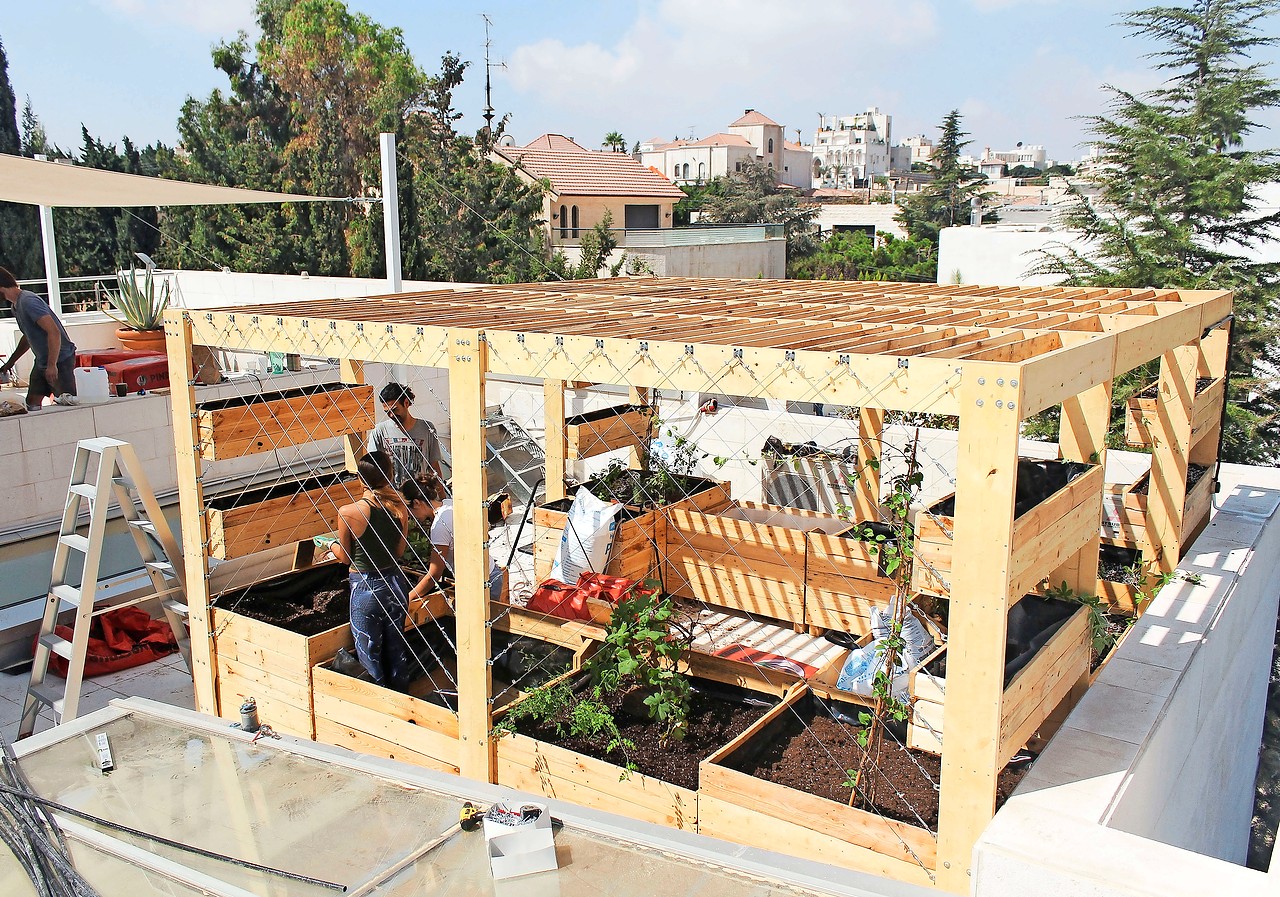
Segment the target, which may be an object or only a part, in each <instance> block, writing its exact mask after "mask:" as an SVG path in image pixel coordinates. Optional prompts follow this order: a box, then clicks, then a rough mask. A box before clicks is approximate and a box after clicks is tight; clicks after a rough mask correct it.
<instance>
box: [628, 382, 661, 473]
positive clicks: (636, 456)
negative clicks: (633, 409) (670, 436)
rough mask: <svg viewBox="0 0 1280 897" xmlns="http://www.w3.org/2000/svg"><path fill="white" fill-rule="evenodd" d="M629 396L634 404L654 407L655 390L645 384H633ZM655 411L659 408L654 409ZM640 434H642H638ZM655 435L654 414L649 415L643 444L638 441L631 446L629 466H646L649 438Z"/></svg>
mask: <svg viewBox="0 0 1280 897" xmlns="http://www.w3.org/2000/svg"><path fill="white" fill-rule="evenodd" d="M627 396H628V398H629V399H630V401H631V404H632V405H645V406H648V407H649V408H653V390H652V389H648V388H646V387H644V386H632V387H631V388H630V389H628V390H627ZM654 410H655V411H656V410H657V409H654ZM636 435H637V436H639V435H640V434H636ZM652 435H653V416H652V415H650V416H649V427H648V430H647V432H645V433H644V442H643V445H642V444H641V443H639V442H637V443H636V444H635V445H633V446H631V452H630V456H629V457H628V459H627V460H628V462H629V466H630V467H631V469H632V470H639V469H640V468H641V467H643V466H644V458H645V453H646V452H648V450H649V438H650V437H651V436H652Z"/></svg>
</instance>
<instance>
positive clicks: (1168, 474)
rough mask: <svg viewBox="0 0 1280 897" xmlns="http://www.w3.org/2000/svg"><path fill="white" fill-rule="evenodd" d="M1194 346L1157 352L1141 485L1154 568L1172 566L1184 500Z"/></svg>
mask: <svg viewBox="0 0 1280 897" xmlns="http://www.w3.org/2000/svg"><path fill="white" fill-rule="evenodd" d="M1199 365H1200V349H1199V347H1198V346H1197V345H1196V343H1189V344H1188V345H1185V346H1178V347H1177V348H1175V349H1170V350H1169V351H1167V352H1165V353H1164V354H1163V355H1161V356H1160V381H1159V384H1158V388H1157V391H1156V418H1155V420H1154V421H1152V423H1151V436H1152V442H1153V443H1154V445H1153V448H1152V449H1151V476H1150V478H1149V480H1148V482H1149V486H1148V488H1147V539H1148V541H1149V544H1150V553H1149V554H1148V556H1147V557H1146V560H1147V561H1154V562H1155V565H1156V566H1157V567H1159V569H1161V570H1163V571H1165V572H1168V571H1171V570H1173V569H1174V568H1175V567H1177V566H1178V559H1179V558H1180V557H1181V552H1182V523H1183V520H1182V518H1183V512H1184V511H1185V509H1186V502H1187V462H1188V461H1189V455H1190V450H1191V444H1190V443H1191V403H1192V400H1193V399H1194V398H1195V393H1196V372H1197V371H1198V370H1199Z"/></svg>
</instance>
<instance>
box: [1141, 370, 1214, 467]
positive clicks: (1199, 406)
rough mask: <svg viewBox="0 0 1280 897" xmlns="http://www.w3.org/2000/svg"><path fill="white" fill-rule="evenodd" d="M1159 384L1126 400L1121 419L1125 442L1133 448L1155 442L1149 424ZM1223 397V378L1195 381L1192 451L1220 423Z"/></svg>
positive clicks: (1149, 446) (1149, 445) (1153, 384)
mask: <svg viewBox="0 0 1280 897" xmlns="http://www.w3.org/2000/svg"><path fill="white" fill-rule="evenodd" d="M1159 389H1160V386H1159V384H1158V383H1152V384H1150V385H1149V386H1147V388H1146V389H1144V390H1142V392H1140V393H1138V394H1137V395H1135V396H1133V397H1132V398H1130V399H1129V402H1128V408H1127V411H1126V413H1125V418H1124V441H1125V442H1126V443H1127V444H1128V445H1130V446H1132V447H1133V448H1151V447H1152V446H1153V445H1155V439H1154V438H1153V437H1152V435H1151V423H1152V422H1153V421H1154V420H1155V419H1156V414H1157V413H1158V412H1157V406H1158V404H1159ZM1225 395H1226V381H1225V380H1224V379H1223V378H1222V377H1201V378H1200V379H1198V380H1196V394H1195V398H1193V399H1192V400H1191V442H1190V444H1189V445H1188V450H1190V449H1192V448H1194V447H1195V444H1196V443H1197V442H1199V441H1200V438H1201V437H1202V436H1204V435H1205V434H1207V433H1209V432H1210V431H1212V430H1213V429H1214V427H1215V426H1216V425H1217V423H1218V422H1219V421H1220V420H1221V419H1222V402H1223V398H1224V396H1225Z"/></svg>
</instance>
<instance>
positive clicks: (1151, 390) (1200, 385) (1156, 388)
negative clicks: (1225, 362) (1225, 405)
mask: <svg viewBox="0 0 1280 897" xmlns="http://www.w3.org/2000/svg"><path fill="white" fill-rule="evenodd" d="M1216 379H1217V378H1216V377H1201V378H1199V379H1198V380H1196V395H1200V393H1202V392H1204V391H1205V390H1206V389H1208V388H1209V384H1211V383H1213V381H1214V380H1216ZM1159 397H1160V384H1159V383H1152V384H1151V385H1150V386H1148V387H1147V388H1146V389H1144V390H1143V391H1142V392H1140V393H1137V394H1135V395H1134V398H1135V399H1156V398H1159Z"/></svg>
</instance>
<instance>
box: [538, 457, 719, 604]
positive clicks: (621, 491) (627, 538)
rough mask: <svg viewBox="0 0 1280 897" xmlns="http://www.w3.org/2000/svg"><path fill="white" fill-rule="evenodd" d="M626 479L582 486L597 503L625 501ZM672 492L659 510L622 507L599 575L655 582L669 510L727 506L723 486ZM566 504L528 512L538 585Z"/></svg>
mask: <svg viewBox="0 0 1280 897" xmlns="http://www.w3.org/2000/svg"><path fill="white" fill-rule="evenodd" d="M627 473H628V478H627V479H626V480H625V481H624V480H622V479H616V480H614V481H613V482H612V483H611V484H608V485H609V486H611V487H612V488H606V484H602V483H600V482H599V481H598V480H591V481H588V482H587V483H585V484H584V486H585V487H586V488H587V489H590V490H591V492H592V494H593V495H595V496H596V497H597V498H599V499H601V500H603V501H608V500H609V499H611V498H612V499H615V500H617V499H618V496H619V495H621V496H622V497H623V498H629V497H630V494H631V489H630V487H629V484H630V483H633V482H634V480H632V479H631V478H630V477H629V474H631V473H635V472H634V471H630V472H627ZM674 480H675V483H676V488H673V489H672V491H671V495H669V496H665V498H666V499H667V500H668V502H669V503H668V504H665V505H661V506H659V507H641V506H639V505H632V504H628V503H627V502H626V501H623V502H622V503H623V504H624V506H625V507H624V509H623V511H622V513H621V514H620V515H619V516H618V525H617V529H616V530H615V531H614V535H613V547H612V548H611V549H610V551H609V563H608V564H607V565H606V566H605V568H604V570H602V571H600V572H602V573H607V574H609V575H610V576H625V577H626V578H627V579H632V580H636V581H643V580H645V579H651V578H657V576H658V574H659V565H660V564H661V558H660V557H659V553H658V552H659V548H658V546H660V545H663V544H664V542H665V538H666V536H665V534H666V527H667V519H668V515H669V512H671V511H674V510H691V511H703V512H712V511H716V510H719V509H720V508H723V507H725V506H726V505H727V504H728V503H729V484H728V483H717V482H716V481H714V480H708V479H703V478H701V477H675V478H674ZM572 501H573V500H572V498H563V499H560V500H559V501H553V502H548V503H546V504H543V505H539V506H538V507H536V508H534V509H533V531H534V548H533V559H534V573H535V575H536V576H537V578H538V579H539V580H544V579H546V578H547V577H549V576H550V575H551V566H552V564H553V563H554V561H555V556H556V549H557V548H558V547H559V545H560V539H561V536H562V535H563V533H564V528H565V524H566V523H567V522H568V519H569V507H570V505H571V504H572Z"/></svg>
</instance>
